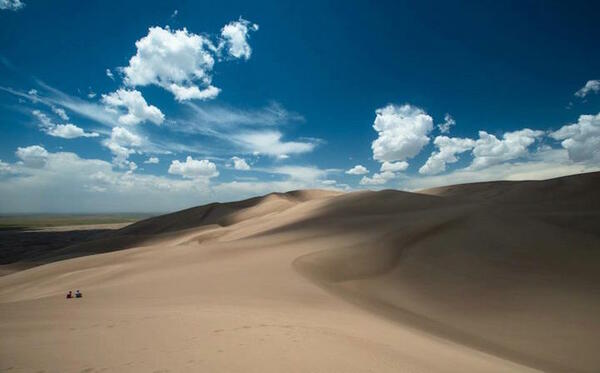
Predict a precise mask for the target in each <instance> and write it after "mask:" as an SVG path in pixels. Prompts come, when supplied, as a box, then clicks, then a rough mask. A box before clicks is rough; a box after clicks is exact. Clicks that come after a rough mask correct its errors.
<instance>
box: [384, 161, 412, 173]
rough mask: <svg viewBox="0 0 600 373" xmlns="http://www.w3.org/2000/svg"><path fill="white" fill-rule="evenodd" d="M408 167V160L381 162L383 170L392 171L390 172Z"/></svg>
mask: <svg viewBox="0 0 600 373" xmlns="http://www.w3.org/2000/svg"><path fill="white" fill-rule="evenodd" d="M407 168H408V162H404V161H401V162H383V163H382V164H381V170H380V171H381V172H385V171H390V172H400V171H404V170H406V169H407Z"/></svg>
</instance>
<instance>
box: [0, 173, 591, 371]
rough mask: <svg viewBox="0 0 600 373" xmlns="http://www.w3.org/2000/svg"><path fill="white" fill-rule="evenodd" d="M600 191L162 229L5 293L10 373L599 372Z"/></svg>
mask: <svg viewBox="0 0 600 373" xmlns="http://www.w3.org/2000/svg"><path fill="white" fill-rule="evenodd" d="M599 187H600V174H599V173H593V174H585V175H577V176H572V177H567V178H561V179H554V180H548V181H543V182H508V183H479V184H469V185H461V186H452V187H446V188H436V189H433V190H427V191H422V192H421V193H406V192H398V191H381V192H356V193H348V194H339V193H333V192H325V191H297V192H290V193H286V194H271V195H268V196H265V197H260V198H254V199H251V200H246V201H240V202H234V203H228V204H211V205H206V206H201V207H197V208H193V209H189V210H184V211H181V212H177V213H174V214H169V215H164V216H159V217H154V218H151V219H148V220H145V221H141V222H138V223H135V224H132V225H130V226H128V227H125V228H123V229H120V230H117V231H115V232H114V233H113V234H111V235H110V237H106V238H103V239H102V240H99V241H94V242H87V243H85V244H84V245H80V246H76V247H74V248H73V247H72V248H70V249H69V248H67V249H64V250H65V251H61V252H60V253H58V254H57V255H65V253H68V250H74V251H75V252H77V253H85V252H87V251H86V250H89V252H100V251H106V253H102V254H97V255H90V256H83V257H77V258H73V259H68V260H63V261H58V262H54V263H50V264H46V265H42V266H39V267H35V268H31V269H27V270H24V271H20V272H17V273H12V274H10V275H7V276H4V277H1V278H0V370H8V371H11V372H37V371H45V372H95V371H117V372H126V371H142V372H167V371H171V372H181V371H206V372H527V371H536V370H541V371H557V372H598V371H600V354H598V353H597V351H598V350H599V349H600V344H599V342H598V341H599V340H600V338H599V337H600V318H599V317H598V315H600V229H598V228H600V224H599V222H600V197H599V194H598V192H597V191H598V188H599ZM124 248H128V249H124ZM75 289H81V290H82V291H83V293H84V298H82V299H71V300H66V299H65V298H64V295H65V293H66V291H67V290H75Z"/></svg>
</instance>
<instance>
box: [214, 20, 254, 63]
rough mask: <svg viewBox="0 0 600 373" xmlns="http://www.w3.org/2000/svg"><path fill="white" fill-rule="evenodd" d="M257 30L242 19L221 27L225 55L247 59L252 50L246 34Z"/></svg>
mask: <svg viewBox="0 0 600 373" xmlns="http://www.w3.org/2000/svg"><path fill="white" fill-rule="evenodd" d="M257 30H258V25H257V24H252V23H251V22H249V21H247V20H245V19H243V18H240V19H239V20H238V21H234V22H230V23H228V24H226V25H225V26H223V28H222V29H221V37H222V39H223V44H224V46H225V47H226V48H227V53H229V55H231V56H232V57H235V58H244V59H246V60H247V59H249V58H250V56H251V55H252V48H251V47H250V45H249V44H248V37H249V34H248V33H249V31H257Z"/></svg>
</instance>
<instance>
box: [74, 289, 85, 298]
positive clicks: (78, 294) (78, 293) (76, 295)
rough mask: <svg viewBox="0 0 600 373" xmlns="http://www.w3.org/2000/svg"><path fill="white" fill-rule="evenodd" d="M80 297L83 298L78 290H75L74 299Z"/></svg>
mask: <svg viewBox="0 0 600 373" xmlns="http://www.w3.org/2000/svg"><path fill="white" fill-rule="evenodd" d="M81 297H83V294H81V292H80V291H79V290H77V291H76V292H75V298H81Z"/></svg>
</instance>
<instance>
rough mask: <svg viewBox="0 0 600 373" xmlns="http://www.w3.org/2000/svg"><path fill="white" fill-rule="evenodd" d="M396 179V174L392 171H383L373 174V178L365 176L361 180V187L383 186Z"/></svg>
mask: <svg viewBox="0 0 600 373" xmlns="http://www.w3.org/2000/svg"><path fill="white" fill-rule="evenodd" d="M395 177H396V174H395V173H393V172H391V171H383V172H380V173H376V174H373V177H367V176H363V178H362V179H361V180H360V185H382V184H385V183H387V182H388V181H390V180H392V179H393V178H395Z"/></svg>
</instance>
